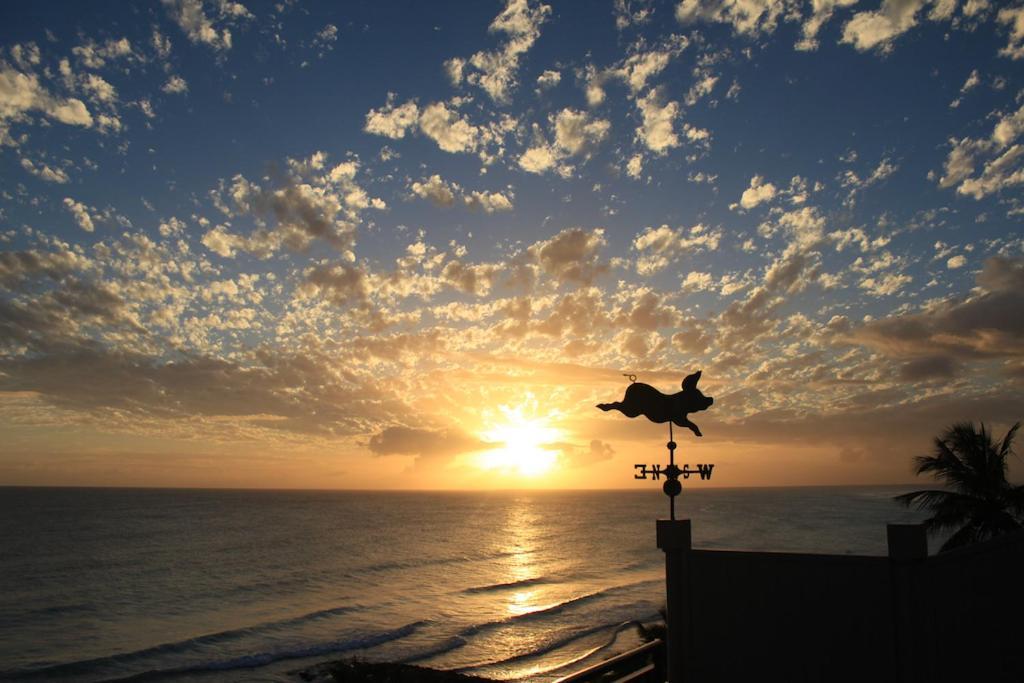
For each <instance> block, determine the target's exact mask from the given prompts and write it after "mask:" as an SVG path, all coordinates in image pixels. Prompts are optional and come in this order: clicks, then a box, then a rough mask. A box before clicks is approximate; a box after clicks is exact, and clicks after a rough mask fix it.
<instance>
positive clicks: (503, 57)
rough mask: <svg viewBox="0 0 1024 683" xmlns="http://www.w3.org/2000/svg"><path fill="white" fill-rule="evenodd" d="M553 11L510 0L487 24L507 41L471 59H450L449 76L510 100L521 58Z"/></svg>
mask: <svg viewBox="0 0 1024 683" xmlns="http://www.w3.org/2000/svg"><path fill="white" fill-rule="evenodd" d="M550 14H551V7H550V6H549V5H545V4H543V3H541V4H537V5H531V3H530V2H529V0H507V3H506V5H505V9H503V10H502V11H501V13H500V14H499V15H498V16H497V17H495V18H494V21H492V22H491V25H490V26H489V27H488V31H489V32H490V33H502V34H505V36H507V38H506V41H505V43H504V44H503V45H502V46H501V47H500V48H499V49H497V50H493V51H480V52H477V53H475V54H474V55H473V56H472V57H470V58H469V60H468V61H467V60H463V59H459V58H456V59H453V60H450V61H449V62H448V63H447V68H448V72H449V78H450V79H451V80H452V82H453V83H454V84H456V85H457V84H458V83H459V82H461V81H462V80H463V78H465V80H466V82H468V83H470V84H471V85H475V86H477V87H479V88H481V89H482V90H483V91H484V92H486V93H487V94H488V95H489V96H490V98H491V99H492V100H493V101H495V102H497V103H499V104H504V103H506V102H508V101H509V97H510V96H511V93H512V91H513V90H514V89H515V88H516V86H517V85H518V75H517V72H518V70H519V60H520V58H521V57H522V56H523V55H524V54H526V52H528V51H529V50H530V48H531V47H533V44H534V43H535V42H536V41H537V39H538V38H539V37H540V27H541V25H542V24H543V23H544V22H545V21H546V20H547V18H548V16H549V15H550Z"/></svg>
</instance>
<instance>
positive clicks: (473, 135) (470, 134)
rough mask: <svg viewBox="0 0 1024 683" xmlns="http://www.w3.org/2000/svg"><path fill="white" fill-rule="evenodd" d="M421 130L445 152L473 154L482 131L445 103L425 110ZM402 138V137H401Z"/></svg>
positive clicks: (435, 104)
mask: <svg viewBox="0 0 1024 683" xmlns="http://www.w3.org/2000/svg"><path fill="white" fill-rule="evenodd" d="M419 123H420V130H421V131H423V134H424V135H426V136H427V137H428V138H430V139H431V140H433V141H434V142H436V143H437V146H438V147H440V148H441V149H442V150H444V151H445V152H452V153H455V152H472V151H474V150H475V149H476V148H477V145H478V144H479V137H480V129H479V128H477V127H476V126H474V125H472V124H470V123H469V122H468V121H467V120H466V119H464V118H462V117H461V116H459V114H458V112H457V111H455V110H452V109H449V108H448V106H447V105H446V104H445V103H444V102H434V103H433V104H430V105H427V106H426V107H424V108H423V113H422V114H421V115H420V121H419ZM399 137H401V136H399Z"/></svg>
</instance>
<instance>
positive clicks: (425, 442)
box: [367, 426, 495, 466]
mask: <svg viewBox="0 0 1024 683" xmlns="http://www.w3.org/2000/svg"><path fill="white" fill-rule="evenodd" d="M494 446H495V444H492V443H489V442H487V441H484V440H482V439H479V438H477V437H475V436H472V435H470V434H467V433H466V432H464V431H462V430H461V429H457V428H448V429H422V428H419V429H418V428H415V427H401V426H395V427H386V428H384V429H382V430H381V431H380V432H379V433H377V434H374V435H373V436H371V437H370V441H369V443H368V444H367V447H368V448H369V449H370V452H371V453H373V454H374V455H378V456H385V455H415V456H416V465H417V466H421V465H423V464H426V463H430V462H438V461H446V460H449V459H451V458H453V457H455V456H457V455H462V454H463V453H473V452H476V451H482V450H486V449H488V448H493V447H494Z"/></svg>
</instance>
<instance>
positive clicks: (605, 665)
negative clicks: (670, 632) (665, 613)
mask: <svg viewBox="0 0 1024 683" xmlns="http://www.w3.org/2000/svg"><path fill="white" fill-rule="evenodd" d="M664 657H665V643H664V642H663V641H662V640H660V639H655V640H652V641H650V642H648V643H644V644H643V645H641V646H640V647H635V648H633V649H632V650H627V651H625V652H623V653H621V654H617V655H615V656H614V657H609V658H608V659H605V660H603V661H600V662H598V663H596V664H593V665H591V666H588V667H587V668H585V669H580V670H579V671H576V672H574V673H571V674H569V675H568V676H563V677H562V678H559V679H558V680H557V681H555V683H593V682H594V681H609V683H641V682H644V683H646V682H647V681H663V680H664V675H663V674H662V671H663V668H664V667H663V666H662V661H663V660H664Z"/></svg>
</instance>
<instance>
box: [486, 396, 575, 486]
mask: <svg viewBox="0 0 1024 683" xmlns="http://www.w3.org/2000/svg"><path fill="white" fill-rule="evenodd" d="M501 412H502V414H503V417H504V422H503V423H501V424H497V425H494V426H493V427H491V428H490V429H488V430H486V431H484V432H482V433H481V434H480V436H481V437H482V438H483V439H484V440H486V441H488V442H490V443H494V444H496V445H497V444H500V445H498V447H497V448H494V449H492V450H489V451H485V452H483V453H481V454H480V456H479V457H478V459H477V464H478V465H479V466H480V467H481V468H483V469H486V470H495V469H497V470H505V471H509V472H516V473H518V474H519V475H521V476H523V477H539V476H541V475H544V474H547V473H548V472H550V471H551V470H552V469H554V467H555V465H557V464H558V446H557V445H556V443H557V442H558V441H560V440H561V437H562V432H561V430H560V429H556V428H555V427H551V426H550V425H548V423H547V420H546V419H545V418H538V417H531V416H527V415H525V414H524V412H525V411H524V410H523V408H522V407H519V408H508V407H502V408H501Z"/></svg>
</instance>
